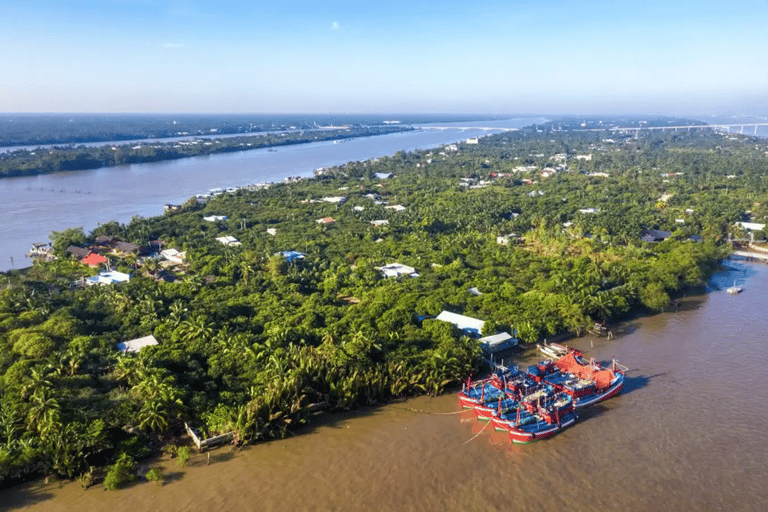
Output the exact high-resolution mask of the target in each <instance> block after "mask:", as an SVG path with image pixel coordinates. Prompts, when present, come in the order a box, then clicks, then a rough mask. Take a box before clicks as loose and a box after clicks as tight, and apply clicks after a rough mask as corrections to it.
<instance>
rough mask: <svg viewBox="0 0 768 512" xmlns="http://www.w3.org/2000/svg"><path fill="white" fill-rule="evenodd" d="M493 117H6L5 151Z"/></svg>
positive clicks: (2, 128) (0, 120)
mask: <svg viewBox="0 0 768 512" xmlns="http://www.w3.org/2000/svg"><path fill="white" fill-rule="evenodd" d="M487 118H488V116H455V115H454V116H448V115H433V114H422V115H409V116H396V117H391V116H387V115H382V114H378V115H371V114H369V115H306V114H302V115H298V114H294V115H264V114H218V115H217V114H209V115H200V114H98V115H97V114H4V115H2V116H0V148H2V147H3V146H32V145H36V144H46V145H47V144H82V143H87V142H111V141H121V140H136V139H163V138H169V137H183V136H187V135H189V136H198V135H216V134H222V135H224V134H235V133H243V134H245V133H253V132H264V131H286V130H312V129H316V128H320V127H323V126H341V125H355V126H371V125H381V124H384V122H385V121H387V120H396V121H399V122H401V123H402V124H413V123H431V122H441V123H445V122H456V121H475V120H480V119H487Z"/></svg>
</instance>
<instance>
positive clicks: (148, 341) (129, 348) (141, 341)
mask: <svg viewBox="0 0 768 512" xmlns="http://www.w3.org/2000/svg"><path fill="white" fill-rule="evenodd" d="M152 345H159V343H158V342H157V340H156V339H155V337H154V336H152V335H151V334H150V335H149V336H144V337H143V338H136V339H135V340H129V341H124V342H122V343H118V344H117V349H118V350H119V351H121V352H138V351H139V350H141V349H142V348H144V347H150V346H152Z"/></svg>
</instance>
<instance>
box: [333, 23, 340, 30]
mask: <svg viewBox="0 0 768 512" xmlns="http://www.w3.org/2000/svg"><path fill="white" fill-rule="evenodd" d="M331 30H339V22H338V21H334V22H333V23H331Z"/></svg>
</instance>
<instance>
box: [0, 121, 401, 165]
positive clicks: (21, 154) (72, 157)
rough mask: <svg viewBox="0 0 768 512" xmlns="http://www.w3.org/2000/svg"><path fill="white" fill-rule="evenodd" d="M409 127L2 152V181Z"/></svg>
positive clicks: (379, 127) (345, 129)
mask: <svg viewBox="0 0 768 512" xmlns="http://www.w3.org/2000/svg"><path fill="white" fill-rule="evenodd" d="M410 129H411V128H409V127H406V126H399V125H396V126H355V127H350V128H341V129H328V130H308V131H292V132H282V133H266V134H261V135H243V136H239V137H226V138H215V139H194V140H183V141H174V142H142V143H131V144H121V145H111V144H107V145H104V146H96V147H86V146H82V145H81V146H77V147H75V146H56V147H53V148H38V149H35V150H30V149H19V150H16V151H11V152H7V153H0V178H3V177H9V176H31V175H35V174H45V173H51V172H60V171H81V170H85V169H98V168H100V167H112V166H115V165H125V164H139V163H147V162H159V161H162V160H174V159H178V158H187V157H190V156H203V155H212V154H216V153H231V152H235V151H247V150H251V149H261V148H267V147H277V146H286V145H290V144H305V143H308V142H319V141H324V140H343V139H351V138H355V137H367V136H372V135H384V134H387V133H394V132H398V131H403V130H410Z"/></svg>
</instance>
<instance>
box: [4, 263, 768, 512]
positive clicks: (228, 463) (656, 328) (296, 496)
mask: <svg viewBox="0 0 768 512" xmlns="http://www.w3.org/2000/svg"><path fill="white" fill-rule="evenodd" d="M727 265H728V266H730V267H731V270H726V271H723V272H722V273H719V274H717V275H715V276H714V277H713V278H712V280H711V281H710V286H709V287H708V289H707V293H703V294H700V295H695V296H691V297H687V298H684V299H683V300H682V301H681V304H680V306H679V308H678V310H677V311H669V312H665V313H662V314H659V315H654V316H649V317H639V318H635V319H633V320H630V321H627V322H625V323H622V324H619V325H615V326H613V327H612V331H613V332H612V333H613V335H614V339H613V340H612V341H608V340H607V339H606V338H597V337H591V336H587V337H583V338H578V339H574V340H569V341H568V344H570V345H571V346H574V347H577V348H580V349H582V350H584V352H585V355H586V356H588V357H595V358H596V359H598V360H608V359H610V358H611V357H612V356H613V355H616V357H617V358H618V359H619V361H620V362H622V363H623V364H625V365H627V366H628V367H629V368H630V371H629V372H628V374H627V376H628V378H627V382H626V385H625V388H624V391H623V392H622V393H621V394H620V395H619V396H617V397H615V398H612V399H610V400H608V401H606V402H603V403H602V404H597V405H595V406H592V407H591V408H590V409H588V410H584V411H582V412H580V414H579V421H578V422H577V423H576V424H575V425H574V426H573V427H571V428H570V429H567V430H565V431H563V432H561V433H560V434H559V435H557V436H555V437H553V438H552V439H549V440H545V441H539V442H536V443H533V444H530V445H513V444H511V443H510V442H509V439H508V437H507V436H506V434H504V433H500V432H494V431H492V430H491V428H490V427H486V428H484V426H485V424H484V423H479V422H477V421H476V420H475V419H474V417H473V416H472V413H471V412H464V413H461V412H459V405H458V400H457V398H456V396H455V394H452V393H451V394H446V395H444V396H440V397H436V398H429V397H420V398H414V399H410V400H406V401H402V402H398V403H391V404H388V405H386V406H382V407H379V408H371V409H365V410H361V411H354V412H349V413H342V414H334V415H328V416H325V417H323V418H320V419H318V420H317V421H316V422H315V423H314V424H312V425H309V426H307V427H305V428H304V429H302V430H300V431H298V432H296V435H295V436H293V437H290V438H288V439H284V440H279V441H273V442H269V443H264V444H260V445H256V446H251V447H247V448H245V449H243V450H240V451H237V452H234V453H233V452H232V451H231V450H230V448H229V447H225V448H219V449H217V450H214V451H212V452H211V457H210V463H208V459H207V455H206V454H196V455H194V457H193V458H192V459H191V464H190V466H189V467H188V468H185V469H179V468H178V467H176V466H175V465H174V464H173V461H171V460H167V459H163V460H162V461H161V464H162V466H163V467H164V468H165V475H166V483H165V484H164V485H163V486H162V487H157V486H156V485H155V484H151V483H147V482H140V483H136V484H134V485H132V486H131V487H128V488H125V489H122V490H119V491H113V492H107V491H104V490H103V488H102V487H100V486H99V487H92V488H91V489H88V490H87V491H83V490H82V489H81V487H80V485H79V484H78V483H76V482H74V483H70V482H58V481H56V482H49V483H47V484H46V483H44V482H42V481H38V482H33V483H29V484H25V485H21V486H18V487H15V488H13V489H9V490H6V491H2V492H0V508H8V509H24V510H39V511H46V512H47V511H51V512H57V511H71V510H80V511H86V510H87V511H90V510H104V511H110V512H120V511H130V512H135V511H143V510H167V511H173V510H217V511H230V510H233V511H239V510H265V511H271V510H280V511H283V510H285V511H295V510H302V511H303V510H318V511H325V510H339V511H341V510H344V511H346V510H376V511H390V510H392V511H395V510H398V511H399V510H408V511H410V510H423V511H433V510H446V511H462V512H466V511H474V510H478V511H485V510H503V509H506V510H555V509H559V510H573V511H581V510H588V511H589V510H619V509H623V510H643V511H644V510H649V511H650V510H653V511H657V510H739V511H742V510H756V511H765V510H768V481H767V479H766V477H767V476H768V443H766V441H765V434H766V433H768V408H767V407H766V401H767V400H768V378H767V376H768V368H766V364H767V363H768V344H766V327H768V307H766V306H768V299H767V298H766V295H765V293H764V292H765V290H766V289H768V267H766V266H759V265H755V264H745V263H743V262H736V261H729V262H727ZM734 269H735V270H734ZM734 279H735V280H737V281H738V283H739V284H742V285H743V286H744V288H745V291H744V292H743V293H742V294H740V295H736V296H731V295H728V294H727V293H726V292H725V289H726V288H727V287H728V286H730V285H732V284H733V281H734ZM534 359H535V356H534V354H532V353H530V352H528V353H526V354H525V355H523V356H519V357H517V358H515V360H514V362H517V363H518V364H521V365H523V364H528V363H529V362H530V361H533V360H534ZM414 409H415V410H416V411H419V412H416V411H414Z"/></svg>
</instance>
